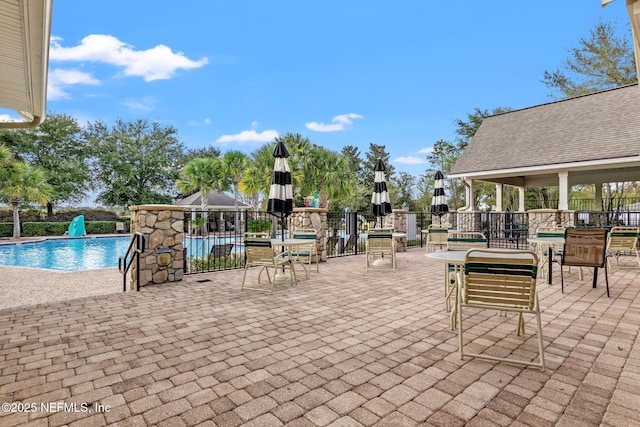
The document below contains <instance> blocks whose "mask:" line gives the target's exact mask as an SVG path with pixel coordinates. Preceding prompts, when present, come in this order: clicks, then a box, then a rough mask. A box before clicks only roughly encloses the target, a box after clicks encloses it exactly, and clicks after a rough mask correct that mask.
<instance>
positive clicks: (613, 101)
mask: <svg viewBox="0 0 640 427" xmlns="http://www.w3.org/2000/svg"><path fill="white" fill-rule="evenodd" d="M639 117H640V89H639V88H638V85H637V84H634V85H629V86H623V87H620V88H616V89H610V90H604V91H601V92H596V93H592V94H589V95H584V96H579V97H575V98H569V99H565V100H561V101H556V102H551V103H548V104H542V105H538V106H535V107H530V108H525V109H522V110H516V111H511V112H507V113H503V114H499V115H495V116H490V117H487V118H485V119H484V121H483V122H482V124H481V125H480V127H479V129H478V131H477V132H476V134H475V136H474V137H473V139H472V140H471V142H470V143H469V145H468V146H467V148H466V149H465V150H464V152H463V154H462V156H461V157H460V159H459V160H458V162H457V163H456V164H455V166H454V168H453V170H452V174H451V175H450V176H451V177H452V178H464V177H466V178H471V179H474V180H480V181H488V182H496V183H503V184H509V185H516V186H523V187H531V186H544V185H557V182H558V172H560V171H563V170H566V171H567V172H569V182H570V184H587V183H595V182H621V181H635V180H638V179H639V177H640V120H638V118H639Z"/></svg>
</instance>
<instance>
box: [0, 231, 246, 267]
mask: <svg viewBox="0 0 640 427" xmlns="http://www.w3.org/2000/svg"><path fill="white" fill-rule="evenodd" d="M130 241H131V237H130V236H122V237H78V238H72V239H56V238H53V239H46V240H42V241H38V242H22V243H15V244H14V243H9V244H6V245H0V266H5V267H29V268H45V269H49V270H57V271H81V270H94V269H98V268H111V267H117V266H118V258H119V257H121V256H124V255H125V254H126V252H127V248H128V247H129V242H130ZM221 243H234V249H233V250H234V252H239V251H241V250H242V237H240V236H238V237H226V238H213V237H212V238H205V239H204V241H203V239H202V238H201V237H196V238H185V239H184V247H185V249H187V254H188V255H189V256H192V257H193V256H195V257H200V256H202V255H201V254H202V253H203V249H204V253H206V254H208V253H209V252H210V251H211V247H212V246H213V245H214V244H221Z"/></svg>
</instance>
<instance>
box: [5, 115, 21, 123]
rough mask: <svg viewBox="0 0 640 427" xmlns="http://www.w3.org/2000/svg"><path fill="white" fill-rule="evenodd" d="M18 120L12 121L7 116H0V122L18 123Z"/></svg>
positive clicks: (11, 118) (12, 119)
mask: <svg viewBox="0 0 640 427" xmlns="http://www.w3.org/2000/svg"><path fill="white" fill-rule="evenodd" d="M18 121H20V119H14V118H13V117H11V116H10V115H8V114H0V122H18Z"/></svg>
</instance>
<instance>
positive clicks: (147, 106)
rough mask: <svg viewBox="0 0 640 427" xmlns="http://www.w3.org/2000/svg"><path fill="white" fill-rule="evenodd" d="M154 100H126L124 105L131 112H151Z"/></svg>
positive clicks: (148, 98)
mask: <svg viewBox="0 0 640 427" xmlns="http://www.w3.org/2000/svg"><path fill="white" fill-rule="evenodd" d="M155 104H156V100H155V99H154V98H150V97H145V98H128V99H127V100H125V101H124V105H126V106H127V107H129V108H131V109H132V110H142V111H152V110H153V109H154V107H155Z"/></svg>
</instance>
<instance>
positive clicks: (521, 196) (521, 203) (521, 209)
mask: <svg viewBox="0 0 640 427" xmlns="http://www.w3.org/2000/svg"><path fill="white" fill-rule="evenodd" d="M524 195H525V192H524V187H518V212H524Z"/></svg>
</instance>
